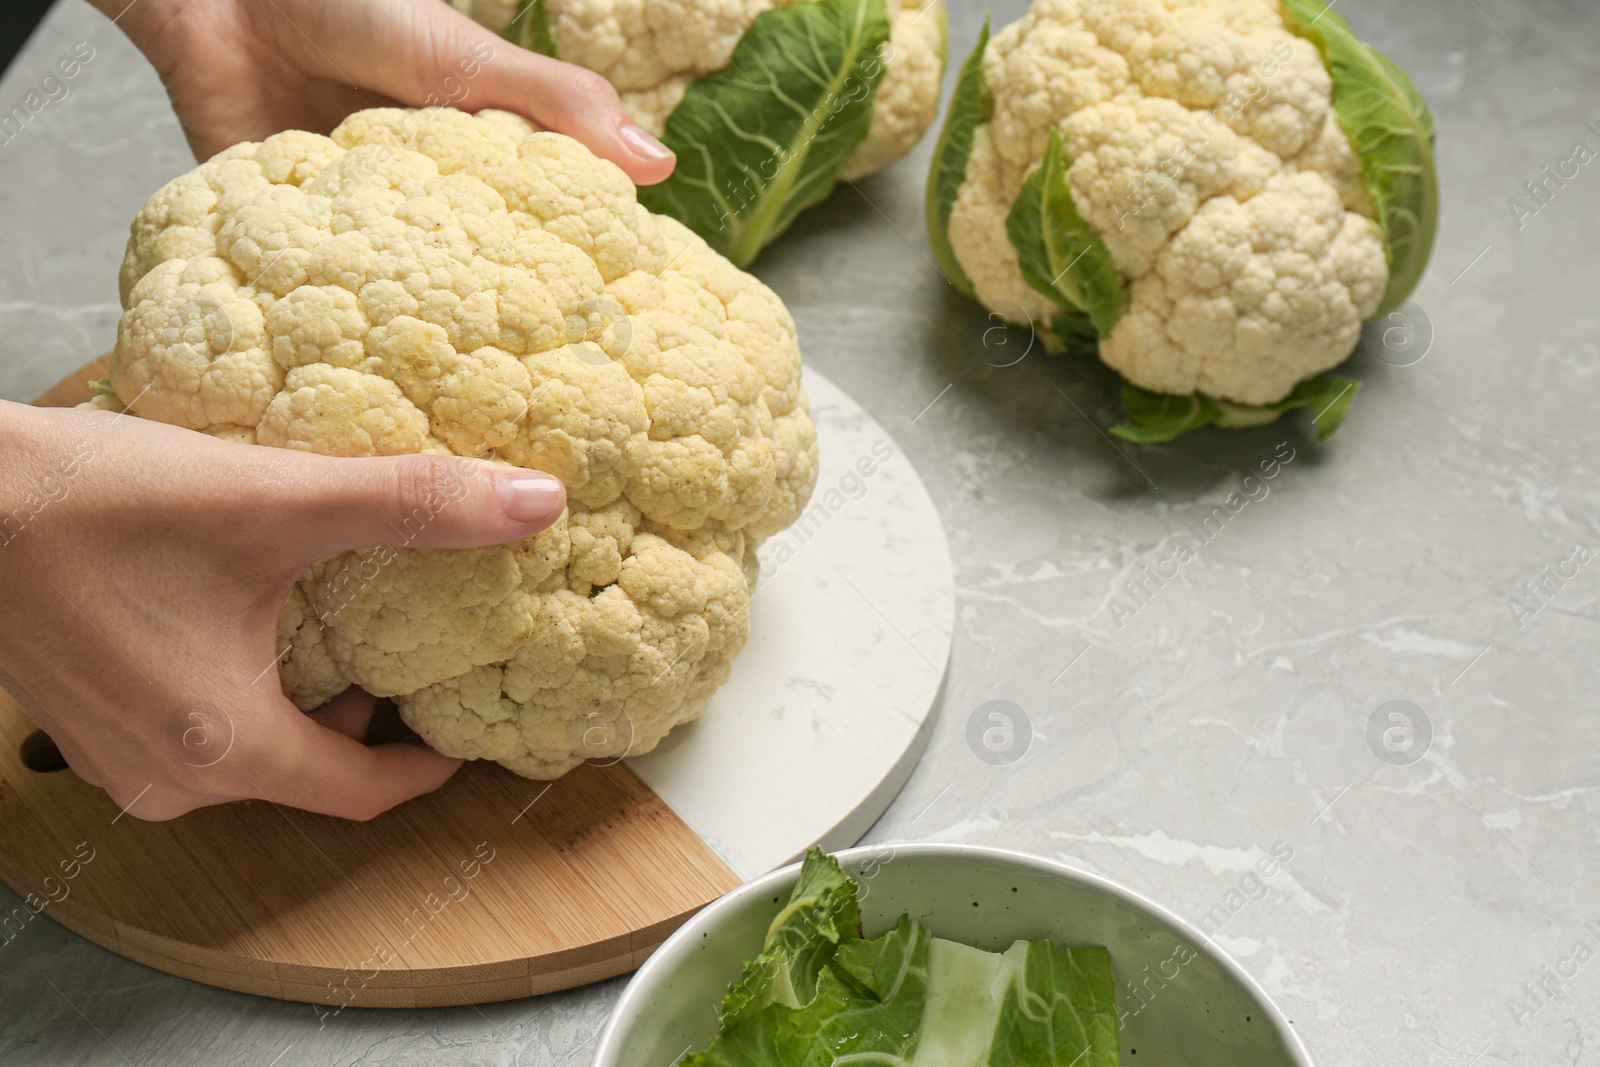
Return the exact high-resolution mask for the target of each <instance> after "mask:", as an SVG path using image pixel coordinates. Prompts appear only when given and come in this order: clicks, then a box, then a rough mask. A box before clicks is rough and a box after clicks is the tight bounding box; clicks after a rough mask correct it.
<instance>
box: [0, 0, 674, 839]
mask: <svg viewBox="0 0 1600 1067" xmlns="http://www.w3.org/2000/svg"><path fill="white" fill-rule="evenodd" d="M93 2H94V4H95V6H96V7H98V8H99V9H100V10H101V11H103V12H105V13H106V14H107V15H108V16H109V17H111V18H113V19H116V21H117V25H118V26H120V27H121V28H122V29H123V30H124V32H126V33H127V34H128V36H129V37H130V38H131V39H132V40H133V41H134V43H135V44H136V45H138V46H139V47H140V49H141V50H143V51H144V52H145V54H146V55H147V56H148V57H149V58H150V60H151V62H152V63H153V64H154V65H155V67H156V70H157V71H158V72H159V73H160V74H161V77H162V81H163V82H164V83H165V85H166V87H167V91H168V94H169V96H170V97H171V99H172V103H173V107H174V110H175V111H176V112H177V114H178V118H179V120H180V122H181V123H182V125H183V129H184V132H185V134H186V136H187V137H188V139H189V143H190V145H191V146H192V147H193V148H194V151H195V154H196V156H197V157H199V158H201V159H204V158H207V157H208V156H210V155H212V154H213V153H215V152H216V151H219V150H220V149H222V148H225V147H227V146H228V145H231V144H234V143H236V142H238V141H242V140H259V139H261V138H263V137H266V136H268V135H270V134H272V133H274V132H277V131H279V130H283V129H290V128H298V129H309V130H315V131H323V132H326V131H327V130H329V129H331V128H332V127H333V126H335V125H337V123H338V122H339V120H340V119H342V118H343V117H344V116H345V115H346V114H347V113H349V112H350V111H353V110H356V109H358V108H361V107H366V106H370V105H372V104H374V103H395V102H398V103H401V104H406V105H414V106H420V105H425V104H428V103H434V102H439V101H438V99H437V97H441V96H442V97H443V98H444V100H445V102H448V103H451V104H452V105H454V106H459V107H462V108H465V109H468V110H477V109H479V108H487V107H495V108H502V109H505V110H510V111H516V112H519V113H521V114H523V115H526V116H528V117H529V118H531V119H533V120H535V121H536V122H538V123H540V124H541V125H544V126H547V127H549V128H551V129H555V130H558V131H560V132H563V133H567V134H570V135H571V136H573V137H576V138H577V139H578V140H580V141H582V142H583V143H584V144H585V145H587V146H588V147H589V148H590V149H591V150H593V151H595V152H596V153H597V154H599V155H602V156H605V157H606V158H608V159H611V160H612V161H613V162H615V163H617V164H618V165H619V166H621V167H622V168H623V170H625V171H626V172H627V173H628V175H629V176H630V177H632V178H633V179H634V180H635V181H636V182H641V183H648V182H653V181H660V180H661V179H662V178H664V177H666V175H667V174H669V173H670V172H671V170H672V165H673V162H674V160H673V157H672V156H671V154H670V153H668V152H666V150H665V149H664V148H661V147H660V145H659V143H658V142H655V141H654V139H653V138H650V137H649V135H648V134H645V133H644V132H643V131H642V130H638V129H637V127H634V126H632V124H631V123H630V122H629V120H628V119H627V116H626V115H625V114H624V112H623V111H622V108H621V106H620V105H619V104H618V103H617V97H616V93H615V92H614V91H613V90H612V89H611V87H610V85H609V84H607V83H606V82H605V81H604V79H602V78H600V77H599V76H598V75H594V74H591V73H590V72H588V71H584V70H581V69H579V68H577V67H573V66H570V65H569V64H565V63H559V62H556V61H555V60H551V59H547V58H545V57H543V56H538V55H535V54H533V53H530V52H526V51H523V50H522V49H519V48H516V47H515V46H513V45H511V44H509V43H508V42H505V41H503V40H501V39H499V38H497V37H495V36H493V35H492V34H489V33H488V32H487V31H485V30H483V29H482V28H480V27H478V26H477V25H476V24H475V23H473V22H472V21H471V20H469V19H467V18H466V17H465V16H462V15H460V14H458V13H456V12H455V11H453V10H452V9H451V8H450V7H448V6H447V5H445V4H439V3H432V2H428V0H337V2H331V0H330V2H326V3H325V2H322V0H135V2H134V3H132V4H129V3H127V0H93ZM470 60H476V63H475V65H470V66H468V67H464V66H463V65H462V64H463V62H464V61H470ZM469 69H470V70H471V74H470V76H468V75H467V73H466V72H467V71H468V70H469ZM449 79H453V80H449ZM463 93H464V94H465V95H462V94H463ZM430 94H433V95H432V96H430ZM0 456H3V457H4V461H3V462H0V590H3V593H0V596H3V598H4V605H5V607H4V610H3V611H0V685H3V686H4V687H5V689H6V690H7V691H8V692H9V693H10V694H11V695H12V696H13V697H15V698H16V699H17V700H18V701H19V702H20V703H21V704H22V706H23V707H24V708H25V709H26V710H27V712H28V714H29V715H30V716H32V717H33V719H34V721H35V722H36V723H38V725H39V726H41V727H42V728H43V729H44V730H45V731H47V732H48V733H49V735H50V737H51V739H52V740H53V741H54V742H55V744H56V746H57V747H58V748H59V749H60V751H61V754H62V755H63V756H64V757H65V759H66V760H67V762H68V763H69V764H70V765H71V767H72V768H73V770H74V771H75V772H76V773H77V774H78V775H79V776H80V777H82V778H83V779H84V780H85V781H88V782H90V783H92V784H94V785H97V786H99V787H101V788H103V789H105V790H106V792H107V793H108V794H109V795H110V798H111V799H112V801H114V802H115V803H116V804H117V806H118V807H119V808H123V809H125V810H126V812H127V813H128V814H129V815H130V816H133V817H137V818H141V819H168V818H173V817H175V816H178V815H181V814H183V813H185V812H188V811H191V810H193V809H195V808H199V807H203V806H206V805H209V804H219V803H225V802H228V801H231V800H237V799H243V798H252V797H253V798H260V799H266V800H269V801H272V802H274V803H278V804H282V805H285V806H291V807H296V808H301V809H304V810H308V811H316V812H322V813H325V814H329V815H336V816H341V817H344V818H351V819H367V818H371V817H373V816H375V815H377V814H379V813H380V812H382V811H385V810H387V809H389V808H391V807H393V806H394V805H396V804H399V803H401V802H403V801H405V800H408V799H411V798H412V797H415V796H419V795H421V794H423V793H427V792H430V791H432V790H434V789H436V788H438V787H439V785H441V784H442V783H443V782H444V781H445V780H446V779H448V778H449V777H450V775H451V774H453V773H454V772H455V770H456V768H457V767H459V766H460V761H459V760H455V759H450V758H447V757H445V756H442V755H440V754H438V753H436V752H434V751H432V750H431V749H428V748H426V747H423V746H421V745H418V744H410V743H404V742H398V743H392V744H383V745H372V746H367V745H363V744H362V743H361V740H360V739H361V738H362V737H363V736H364V735H365V733H366V729H367V724H368V721H369V720H370V718H371V715H372V709H373V703H374V702H373V698H372V697H370V696H369V695H367V694H365V693H363V692H362V691H360V690H359V689H351V690H347V691H346V692H345V693H343V694H342V695H340V696H339V697H336V698H334V699H333V700H332V701H330V702H329V703H328V704H326V705H324V706H323V707H322V708H319V709H317V710H315V711H313V712H312V713H310V714H309V715H307V714H304V713H302V712H300V711H299V710H297V709H296V708H295V707H294V705H293V704H291V703H290V702H289V701H288V700H287V699H286V698H285V697H284V696H283V694H282V693H281V691H280V690H279V687H278V675H277V671H276V669H275V665H276V662H277V658H278V656H279V654H280V653H281V652H282V650H281V649H279V648H277V647H276V644H277V622H278V615H279V612H280V611H281V609H282V607H283V603H284V600H285V598H286V596H287V594H288V591H289V588H290V586H291V585H292V584H293V583H294V581H295V579H296V578H298V577H299V576H300V575H301V573H302V572H303V571H304V570H305V568H306V566H307V565H309V564H310V563H311V562H313V561H314V560H316V559H319V558H322V557H324V556H327V555H329V554H332V553H334V552H338V551H341V550H345V549H350V548H357V547H362V546H370V545H379V544H391V545H396V546H399V545H402V544H403V545H405V546H406V547H417V548H421V547H448V548H470V547H479V546H483V545H490V544H498V543H501V542H505V541H512V540H518V539H520V538H523V537H527V536H529V535H531V534H533V533H535V532H537V531H539V530H541V529H543V528H544V527H546V526H548V525H549V524H550V523H551V522H553V521H554V520H555V519H556V518H557V516H559V515H560V513H561V511H562V508H563V507H564V506H565V499H566V498H565V491H564V489H563V488H562V486H561V484H560V482H559V481H557V480H556V479H554V478H552V477H550V476H549V475H544V474H541V473H540V472H537V471H524V470H519V469H508V468H506V467H505V466H503V465H490V464H487V463H484V462H480V461H476V460H470V459H455V458H450V457H442V456H398V457H389V458H370V459H331V458H328V457H323V456H317V455H312V454H308V453H301V452H294V451H289V450H284V449H273V448H262V447H255V446H249V445H239V444H232V443H229V442H224V441H220V440H216V439H214V438H211V437H208V436H206V435H204V434H199V433H194V432H192V431H189V430H184V429H179V428H176V427H172V426H166V425H161V424H158V423H151V422H146V421H144V420H142V419H137V418H129V417H124V416H120V415H115V414H112V413H110V412H104V411H80V410H74V409H64V410H42V409H35V408H31V407H28V406H26V405H22V404H15V403H8V402H5V401H0ZM419 512H420V513H421V514H424V515H427V516H428V520H427V521H426V522H425V523H422V524H421V529H420V532H417V527H418V524H417V522H416V521H415V517H416V515H417V514H419Z"/></svg>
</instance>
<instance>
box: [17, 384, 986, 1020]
mask: <svg viewBox="0 0 1600 1067" xmlns="http://www.w3.org/2000/svg"><path fill="white" fill-rule="evenodd" d="M104 373H105V363H104V360H100V361H96V362H95V363H93V364H90V365H89V366H87V367H85V368H83V370H82V371H80V372H79V373H78V374H75V375H73V376H72V377H70V378H68V379H66V380H64V381H63V382H61V383H60V384H59V385H57V386H56V387H54V388H52V389H51V390H50V391H49V392H47V393H46V394H45V395H44V396H42V397H41V398H40V399H39V403H41V404H49V405H57V406H62V405H69V404H73V403H77V402H78V401H80V400H82V399H85V398H86V397H87V395H88V389H87V385H86V383H87V382H88V380H89V379H91V378H94V377H99V376H102V375H104ZM806 388H807V390H808V392H809V393H810V396H811V400H812V413H813V417H814V419H815V420H816V422H817V426H818V434H819V439H820V441H821V453H822V462H821V472H820V477H819V481H818V486H817V490H816V493H815V495H814V496H813V498H812V504H811V505H810V507H809V508H808V510H807V512H806V514H805V515H804V516H803V517H802V519H801V521H800V522H798V523H796V525H795V526H794V527H792V528H791V529H790V530H788V531H785V532H784V533H783V534H780V535H778V536H777V537H775V538H773V540H772V541H770V542H769V543H768V544H767V545H766V546H765V547H764V548H763V551H762V561H763V565H762V574H761V581H760V588H759V590H758V594H757V596H756V597H755V599H754V602H753V606H752V619H751V637H750V641H749V643H748V645H747V646H746V648H745V651H744V652H743V653H742V654H741V656H740V658H739V660H738V661H737V662H736V664H735V667H734V671H733V676H732V678H731V679H730V680H729V682H728V684H727V685H726V686H724V687H723V689H722V690H720V691H719V692H718V694H717V696H716V698H715V699H714V700H713V701H712V703H711V706H710V707H709V708H708V709H707V711H706V713H705V714H704V715H703V716H702V717H701V719H700V720H699V721H698V722H695V723H692V724H688V725H686V726H683V727H680V728H679V729H678V730H676V731H674V732H673V734H672V735H671V736H669V737H668V738H667V740H666V741H665V742H663V743H662V745H661V746H660V747H659V748H658V749H657V750H656V751H655V752H652V753H650V754H648V755H645V756H640V757H635V758H632V759H629V760H626V761H624V762H622V763H619V764H613V765H610V766H604V767H601V766H585V767H580V768H579V769H578V770H576V771H574V772H572V773H571V774H568V775H566V776H565V777H563V778H561V779H560V780H559V781H556V782H552V783H546V782H534V781H528V780H525V779H522V778H518V777H516V776H515V775H512V774H510V773H509V772H507V771H504V770H502V769H500V768H499V767H496V766H492V765H484V764H474V765H469V766H467V767H465V768H463V770H462V771H461V772H460V773H459V774H457V775H456V776H455V777H454V778H453V779H452V780H451V781H450V782H449V783H447V784H446V785H445V786H444V787H443V788H442V789H440V790H439V791H438V792H436V793H434V794H432V795H431V796H427V797H422V798H420V799H418V800H415V801H412V802H411V803H409V804H405V805H402V806H401V807H399V808H397V809H395V810H393V811H391V812H388V813H386V814H385V815H383V816H381V817H379V818H377V819H374V820H373V821H371V822H368V823H348V822H343V821H340V820H337V819H331V818H326V817H323V816H318V815H312V814H308V813H306V812H302V811H298V810H295V809H292V808H281V807H277V806H275V805H272V804H269V803H266V802H257V801H246V802H242V803H238V804H232V805H227V806H224V807H217V808H208V809H204V810H201V811H197V812H194V813H192V814H190V815H187V816H184V817H183V818H181V819H177V820H173V821H171V822H163V823H149V822H142V821H140V820H138V819H136V818H134V817H132V816H129V815H123V814H121V813H120V812H119V811H118V809H117V807H116V805H114V804H113V803H112V802H111V801H110V800H109V799H108V798H107V797H106V796H105V795H104V794H103V793H101V792H100V791H98V790H96V789H93V788H91V787H89V786H87V785H85V784H84V783H83V782H81V781H80V780H79V779H78V778H77V777H76V776H75V775H73V774H72V773H71V772H70V771H59V772H53V773H38V772H34V771H31V770H28V769H27V768H26V767H25V766H24V765H23V764H22V762H21V760H20V757H19V748H20V746H21V744H22V741H23V739H24V738H25V737H26V736H27V735H28V734H29V733H30V732H31V731H32V730H33V724H32V722H31V721H30V720H29V719H28V717H27V715H26V714H25V713H24V712H23V711H22V710H21V709H20V708H19V707H18V706H17V705H16V703H15V702H14V701H12V700H11V699H10V698H9V697H7V696H5V694H4V693H0V879H3V880H4V881H5V882H6V884H7V885H9V886H10V887H11V888H12V889H14V890H15V891H16V892H18V893H19V894H21V895H22V896H23V897H24V898H25V899H26V900H27V901H28V904H27V906H28V907H30V908H32V909H33V910H36V911H40V913H42V914H44V915H46V916H48V917H50V918H53V919H55V920H56V921H58V922H60V923H61V924H62V925H64V926H66V927H68V928H69V929H72V930H74V931H76V932H77V933H79V934H81V935H83V936H84V937H86V938H88V939H89V940H91V941H94V942H95V943H96V944H99V945H102V946H104V947H105V948H107V949H110V950H111V951H113V952H117V953H119V954H121V955H123V956H126V957H128V958H130V959H134V960H138V961H139V962H141V963H145V964H147V965H149V966H151V967H155V968H157V969H159V970H163V971H167V972H169V973H171V974H176V975H179V976H182V977H185V978H190V979H193V980H195V981H199V982H205V983H208V984H211V985H216V986H221V987H224V988H228V989H235V990H239V991H242V992H247V993H256V994H260V995H263V996H270V997H278V998H282V999H286V1000H297V1001H305V1002H308V1003H311V1004H316V1005H321V1006H323V1007H321V1008H319V1011H325V1012H326V1011H339V1010H342V1009H343V1008H344V1007H350V1006H359V1007H424V1006H440V1005H452V1004H465V1003H472V1002H483V1001H491V1000H506V999H511V998H514V997H523V996H529V995H532V994H537V993H544V992H549V991H552V990H556V989H565V988H569V987H571V986H575V985H582V984H584V983H587V982H592V981H597V980H599V979H601V978H606V977H610V976H612V975H616V974H621V973H624V972H626V971H629V970H632V969H633V968H634V967H636V966H638V964H639V963H640V962H641V961H643V959H644V958H645V957H646V956H648V955H649V954H650V953H651V952H652V951H653V950H654V949H655V948H656V946H657V945H659V944H660V943H661V942H662V940H664V939H665V938H666V936H667V935H668V934H670V933H671V932H672V931H673V930H674V929H676V927H677V926H678V925H679V924H680V923H682V922H683V921H684V919H686V918H687V917H688V916H689V915H691V914H692V913H693V912H694V911H696V910H697V909H698V908H700V907H702V906H703V905H705V904H706V903H708V902H710V901H711V900H713V899H715V898H716V897H718V896H720V895H721V894H723V893H725V892H727V891H728V890H730V889H732V888H734V887H735V886H737V885H739V884H740V883H741V882H742V881H744V880H746V879H749V878H753V877H756V876H757V875H760V874H763V873H765V872H766V871H768V870H771V869H772V868H773V867H776V866H779V865H781V864H783V863H785V862H788V861H789V860H790V859H792V858H793V857H795V856H797V855H798V854H799V853H800V852H801V851H803V850H804V848H805V847H806V846H807V845H809V844H811V843H813V842H821V843H822V844H823V845H824V846H825V847H829V848H841V847H844V846H846V845H849V844H852V843H854V842H855V841H856V840H857V839H859V838H860V836H861V835H862V834H863V833H864V832H865V831H866V829H867V828H868V827H870V826H871V824H872V823H873V822H874V821H875V820H876V819H877V817H878V816H879V815H881V814H882V813H883V811H884V809H885V808H887V807H888V805H889V803H890V801H891V800H892V799H893V798H894V796H895V794H896V793H897V792H898V791H899V789H900V787H901V786H902V785H903V784H904V782H905V779H906V778H907V777H908V776H909V774H910V772H911V769H912V767H913V766H914V765H915V763H916V760H917V758H918V756H920V754H921V751H922V748H923V746H924V744H925V743H926V740H927V733H928V729H929V727H930V726H931V722H932V714H933V709H934V707H935V706H936V704H937V703H938V698H939V695H940V691H941V687H942V681H943V672H944V667H945V664H946V663H947V661H948V658H949V652H950V644H951V637H952V633H953V628H954V581H953V575H952V573H951V568H950V560H949V555H948V551H947V549H946V546H945V543H944V537H943V533H942V530H941V527H940V525H939V520H938V515H937V513H936V512H935V510H934V508H933V504H932V502H931V500H930V499H929V498H928V495H927V491H926V489H925V488H924V487H923V485H922V483H921V481H920V480H919V479H918V478H917V476H916V473H915V472H914V471H913V470H912V469H911V467H910V465H909V463H908V462H907V461H906V460H905V458H904V457H903V456H902V455H900V453H899V452H898V450H897V449H896V448H895V446H894V444H893V442H892V440H891V439H890V438H889V436H888V435H887V434H886V433H885V432H884V431H883V429H882V427H880V426H878V425H877V423H875V422H874V421H873V420H872V419H871V417H870V416H868V415H867V414H866V413H865V412H864V411H862V410H861V408H860V407H859V406H858V405H856V404H855V403H854V402H853V401H851V400H850V399H849V398H848V397H847V396H845V395H844V394H843V393H842V392H840V391H839V390H838V389H837V388H836V387H835V386H833V385H832V384H831V383H830V382H828V381H827V380H826V379H824V378H822V377H821V376H819V375H816V374H813V373H812V372H810V371H808V372H807V377H806ZM86 662H92V660H86Z"/></svg>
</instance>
